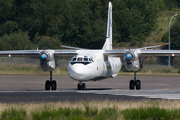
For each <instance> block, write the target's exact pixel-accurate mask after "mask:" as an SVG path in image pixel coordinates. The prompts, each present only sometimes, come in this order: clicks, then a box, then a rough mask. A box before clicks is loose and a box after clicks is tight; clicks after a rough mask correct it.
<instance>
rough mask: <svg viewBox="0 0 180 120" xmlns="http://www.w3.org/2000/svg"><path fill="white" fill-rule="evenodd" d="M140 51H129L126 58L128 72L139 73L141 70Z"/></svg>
mask: <svg viewBox="0 0 180 120" xmlns="http://www.w3.org/2000/svg"><path fill="white" fill-rule="evenodd" d="M139 53H140V51H139V50H134V51H127V52H126V53H125V56H124V60H125V68H126V70H127V71H138V70H139V68H140V61H139Z"/></svg>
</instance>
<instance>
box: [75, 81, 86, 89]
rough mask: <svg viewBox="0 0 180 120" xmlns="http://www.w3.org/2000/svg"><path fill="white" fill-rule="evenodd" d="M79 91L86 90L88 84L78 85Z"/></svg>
mask: <svg viewBox="0 0 180 120" xmlns="http://www.w3.org/2000/svg"><path fill="white" fill-rule="evenodd" d="M77 90H86V84H85V83H81V82H79V83H78V84H77Z"/></svg>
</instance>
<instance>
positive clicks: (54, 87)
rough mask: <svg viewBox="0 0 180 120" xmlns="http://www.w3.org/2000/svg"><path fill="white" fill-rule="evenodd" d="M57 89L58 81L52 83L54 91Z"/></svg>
mask: <svg viewBox="0 0 180 120" xmlns="http://www.w3.org/2000/svg"><path fill="white" fill-rule="evenodd" d="M56 88H57V86H56V81H55V80H53V81H52V88H51V89H52V90H56Z"/></svg>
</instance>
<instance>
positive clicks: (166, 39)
mask: <svg viewBox="0 0 180 120" xmlns="http://www.w3.org/2000/svg"><path fill="white" fill-rule="evenodd" d="M168 38H169V37H168V35H167V34H165V35H163V36H162V39H161V41H162V42H164V43H167V42H168V41H169V40H168Z"/></svg>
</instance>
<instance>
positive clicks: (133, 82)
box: [129, 72, 141, 90]
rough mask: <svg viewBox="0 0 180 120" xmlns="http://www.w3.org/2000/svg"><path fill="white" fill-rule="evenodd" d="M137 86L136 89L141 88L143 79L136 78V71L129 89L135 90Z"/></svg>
mask: <svg viewBox="0 0 180 120" xmlns="http://www.w3.org/2000/svg"><path fill="white" fill-rule="evenodd" d="M135 86H136V90H140V89H141V81H140V80H136V72H134V80H130V82H129V89H130V90H134V87H135Z"/></svg>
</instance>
